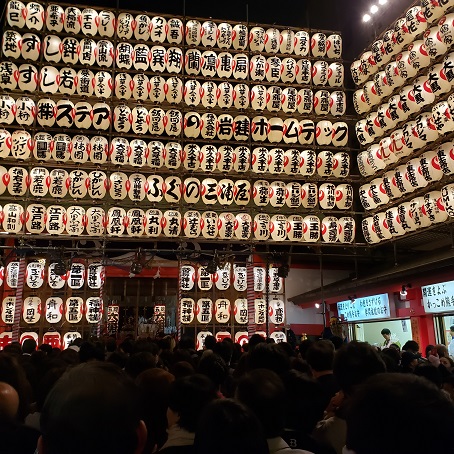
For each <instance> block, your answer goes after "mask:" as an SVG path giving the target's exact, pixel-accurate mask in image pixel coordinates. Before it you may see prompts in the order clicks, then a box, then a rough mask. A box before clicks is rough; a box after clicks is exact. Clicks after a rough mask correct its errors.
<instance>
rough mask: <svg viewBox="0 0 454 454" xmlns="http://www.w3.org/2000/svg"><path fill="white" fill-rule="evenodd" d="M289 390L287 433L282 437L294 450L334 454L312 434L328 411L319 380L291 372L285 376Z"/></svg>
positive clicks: (286, 402) (286, 407) (285, 384)
mask: <svg viewBox="0 0 454 454" xmlns="http://www.w3.org/2000/svg"><path fill="white" fill-rule="evenodd" d="M282 381H283V383H284V386H285V390H286V399H285V430H284V433H283V435H282V438H283V439H284V440H285V441H286V442H287V444H288V445H289V446H290V447H291V448H298V449H306V450H307V451H310V452H313V453H314V454H333V453H334V450H332V449H330V448H325V447H324V446H323V445H321V444H320V443H318V442H316V441H315V440H314V439H313V438H312V436H311V434H312V431H313V430H314V428H315V425H316V424H317V422H318V421H319V420H320V419H322V417H323V411H324V410H325V408H326V397H325V392H324V390H323V388H322V386H321V385H320V383H318V382H317V381H316V380H314V379H312V378H309V376H308V375H305V374H302V373H301V372H297V371H296V370H291V371H289V372H287V373H286V374H284V375H283V377H282Z"/></svg>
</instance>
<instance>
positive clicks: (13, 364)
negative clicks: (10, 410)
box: [0, 352, 32, 422]
mask: <svg viewBox="0 0 454 454" xmlns="http://www.w3.org/2000/svg"><path fill="white" fill-rule="evenodd" d="M19 359H20V356H16V355H10V354H8V353H5V352H0V381H2V382H5V383H8V384H9V385H11V386H12V387H13V388H14V389H15V390H16V391H17V394H18V395H19V410H18V420H19V421H20V422H23V421H24V419H25V417H26V416H27V415H28V413H29V412H30V404H31V402H32V389H31V386H30V382H29V381H28V379H27V376H26V374H25V371H24V368H23V367H21V365H20V363H19Z"/></svg>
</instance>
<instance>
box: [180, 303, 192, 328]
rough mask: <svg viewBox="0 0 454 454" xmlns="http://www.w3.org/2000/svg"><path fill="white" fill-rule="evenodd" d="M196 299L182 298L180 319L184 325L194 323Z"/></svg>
mask: <svg viewBox="0 0 454 454" xmlns="http://www.w3.org/2000/svg"><path fill="white" fill-rule="evenodd" d="M194 309H195V301H194V300H193V299H192V298H181V301H180V320H181V323H183V324H184V325H186V324H189V323H192V322H193V320H194Z"/></svg>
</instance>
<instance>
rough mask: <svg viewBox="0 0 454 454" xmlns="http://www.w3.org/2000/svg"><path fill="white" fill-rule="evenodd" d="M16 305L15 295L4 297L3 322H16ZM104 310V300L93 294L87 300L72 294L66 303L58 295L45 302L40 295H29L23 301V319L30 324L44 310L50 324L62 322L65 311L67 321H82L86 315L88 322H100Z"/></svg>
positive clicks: (37, 318) (36, 319) (38, 317)
mask: <svg viewBox="0 0 454 454" xmlns="http://www.w3.org/2000/svg"><path fill="white" fill-rule="evenodd" d="M43 303H44V304H43ZM43 305H44V307H43ZM15 307H16V297H15V296H6V297H5V298H3V301H2V312H1V320H2V322H3V323H5V324H7V325H12V324H14V322H15V320H14V318H15V317H14V315H15V314H14V311H15ZM103 311H104V305H103V301H102V299H101V298H100V297H99V296H91V297H89V298H87V299H86V300H85V301H84V299H83V298H81V297H80V296H71V297H69V298H67V299H66V302H65V303H63V299H62V298H60V297H58V296H51V297H49V298H47V300H45V301H44V302H43V301H42V300H41V298H40V297H39V296H27V297H26V298H24V301H23V303H22V320H23V321H24V322H25V323H27V324H29V325H34V324H36V323H38V322H39V321H40V319H41V314H43V312H44V314H43V315H44V316H45V318H46V321H47V322H48V323H50V324H53V323H61V321H62V318H63V313H64V314H65V317H64V318H65V321H67V322H68V323H80V322H81V321H82V318H83V316H84V315H85V319H86V321H87V322H88V323H99V322H100V320H101V318H102V314H103Z"/></svg>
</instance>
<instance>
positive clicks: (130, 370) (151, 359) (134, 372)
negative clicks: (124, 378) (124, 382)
mask: <svg viewBox="0 0 454 454" xmlns="http://www.w3.org/2000/svg"><path fill="white" fill-rule="evenodd" d="M153 367H156V356H155V355H153V353H150V352H138V353H134V354H133V355H131V356H130V357H129V358H128V360H127V361H126V365H125V372H126V373H127V374H128V375H129V376H130V377H131V378H132V379H133V380H134V379H135V378H136V377H137V376H138V375H139V374H140V373H141V372H143V371H144V370H147V369H153Z"/></svg>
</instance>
